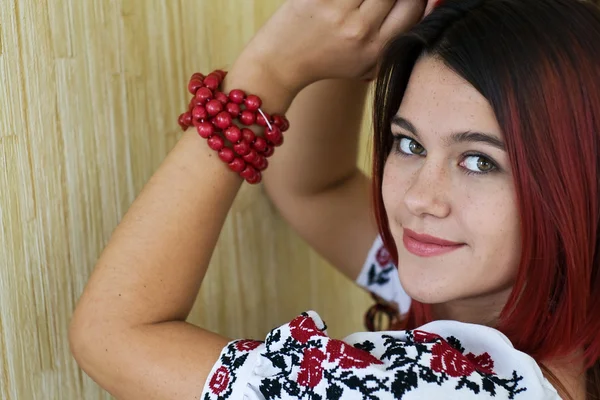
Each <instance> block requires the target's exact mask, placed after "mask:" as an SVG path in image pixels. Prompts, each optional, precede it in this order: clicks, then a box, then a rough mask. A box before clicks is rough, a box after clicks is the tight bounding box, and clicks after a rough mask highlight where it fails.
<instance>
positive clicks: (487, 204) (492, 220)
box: [460, 183, 521, 273]
mask: <svg viewBox="0 0 600 400" xmlns="http://www.w3.org/2000/svg"><path fill="white" fill-rule="evenodd" d="M463 204H465V205H466V207H463V208H462V210H461V211H460V213H461V219H462V221H464V223H465V225H467V229H468V230H469V231H470V235H469V236H470V237H471V239H472V241H473V242H472V243H473V248H474V249H475V255H476V257H477V258H478V259H479V260H480V261H482V262H485V260H489V261H491V263H492V264H495V265H496V266H497V267H502V269H503V270H504V272H505V273H510V272H511V271H512V272H516V269H517V266H518V264H519V261H520V256H521V231H520V222H519V221H520V218H519V213H518V208H517V203H516V198H515V196H514V191H513V190H512V187H511V186H510V184H508V183H506V184H502V185H498V187H497V188H496V189H492V190H489V191H487V192H477V193H473V192H471V191H469V192H468V194H467V196H466V198H465V199H464V202H463Z"/></svg>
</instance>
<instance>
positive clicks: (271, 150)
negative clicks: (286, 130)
mask: <svg viewBox="0 0 600 400" xmlns="http://www.w3.org/2000/svg"><path fill="white" fill-rule="evenodd" d="M273 153H275V148H274V147H273V146H267V149H266V150H265V151H263V156H265V157H271V156H272V155H273Z"/></svg>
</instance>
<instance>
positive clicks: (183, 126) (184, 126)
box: [177, 113, 189, 131]
mask: <svg viewBox="0 0 600 400" xmlns="http://www.w3.org/2000/svg"><path fill="white" fill-rule="evenodd" d="M185 114H186V113H183V114H181V115H180V116H179V119H178V120H177V122H178V123H179V126H180V127H181V129H183V130H184V131H185V130H186V129H187V128H188V127H189V125H187V124H186V123H185Z"/></svg>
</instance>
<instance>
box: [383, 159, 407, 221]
mask: <svg viewBox="0 0 600 400" xmlns="http://www.w3.org/2000/svg"><path fill="white" fill-rule="evenodd" d="M397 164H398V163H397V162H396V161H394V158H393V157H390V158H388V161H387V162H386V163H385V167H384V170H383V180H382V182H381V197H382V199H383V205H384V207H385V211H386V213H387V215H388V218H389V219H390V220H391V219H393V218H394V215H396V214H398V212H399V207H401V206H402V204H403V198H404V193H406V190H407V187H408V186H407V185H408V184H409V182H408V179H407V174H406V171H404V173H400V172H401V171H402V170H403V169H402V167H401V166H399V165H397Z"/></svg>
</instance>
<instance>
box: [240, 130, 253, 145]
mask: <svg viewBox="0 0 600 400" xmlns="http://www.w3.org/2000/svg"><path fill="white" fill-rule="evenodd" d="M242 139H243V140H244V142H246V143H248V144H251V143H252V142H254V139H256V135H255V134H254V132H252V129H248V128H242Z"/></svg>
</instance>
